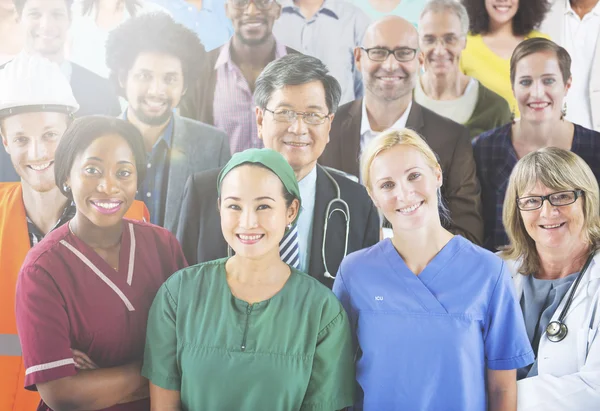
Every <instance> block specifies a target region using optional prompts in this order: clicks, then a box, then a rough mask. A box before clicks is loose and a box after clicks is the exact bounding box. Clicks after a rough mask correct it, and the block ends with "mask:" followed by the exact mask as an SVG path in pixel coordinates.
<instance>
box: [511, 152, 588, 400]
mask: <svg viewBox="0 0 600 411" xmlns="http://www.w3.org/2000/svg"><path fill="white" fill-rule="evenodd" d="M599 214H600V199H599V191H598V183H597V181H596V179H595V178H594V174H593V173H592V171H591V169H590V168H589V166H588V165H587V164H586V163H585V162H584V161H583V160H582V159H581V158H580V157H578V156H577V155H576V154H574V153H572V152H570V151H566V150H562V149H559V148H553V147H547V148H543V149H541V150H538V151H534V152H532V153H529V154H528V155H526V156H524V157H523V158H522V159H521V160H520V161H519V162H518V163H517V165H516V167H515V168H514V170H513V172H512V174H511V176H510V180H509V183H508V188H507V191H506V197H505V200H504V209H503V222H504V226H505V228H506V232H507V234H508V237H509V239H510V245H509V246H507V247H506V248H505V249H504V250H503V251H502V253H501V256H502V257H503V258H505V259H506V260H508V263H509V267H512V271H513V280H514V284H515V287H516V292H517V297H518V298H519V301H520V304H521V310H522V312H523V318H524V321H525V326H526V329H527V334H528V337H529V340H530V342H531V345H532V347H533V349H534V352H535V353H536V361H535V363H534V364H533V365H531V366H528V367H524V368H522V369H519V370H518V373H517V378H518V379H519V381H518V410H519V411H525V410H527V411H530V410H536V411H542V410H543V411H552V410H556V411H559V410H560V411H565V410H573V411H576V410H581V411H583V410H600V333H599V332H598V328H599V325H600V312H598V311H599V310H600V252H599V250H600V217H599ZM569 301H570V303H569ZM565 306H566V307H567V309H566V310H565ZM561 317H562V318H561ZM565 331H566V335H565Z"/></svg>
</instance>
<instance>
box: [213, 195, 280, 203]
mask: <svg viewBox="0 0 600 411" xmlns="http://www.w3.org/2000/svg"><path fill="white" fill-rule="evenodd" d="M225 200H234V201H241V200H242V199H241V198H239V197H233V196H229V197H226V198H225ZM262 200H271V201H273V202H275V199H274V198H272V197H269V196H262V197H256V198H255V199H254V201H262Z"/></svg>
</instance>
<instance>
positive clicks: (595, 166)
mask: <svg viewBox="0 0 600 411" xmlns="http://www.w3.org/2000/svg"><path fill="white" fill-rule="evenodd" d="M571 151H572V152H574V153H575V154H577V155H578V156H579V157H581V158H582V159H583V160H585V162H586V163H587V164H588V165H589V166H590V168H591V169H592V172H593V173H594V175H595V176H596V179H597V180H600V133H598V132H596V131H593V130H589V129H587V128H584V127H581V126H580V125H577V124H575V132H574V134H573V145H572V146H571ZM473 154H474V155H475V162H476V163H477V176H478V177H479V182H480V183H481V200H482V203H483V223H484V243H483V245H484V247H485V248H487V249H488V250H492V251H496V250H497V249H498V247H500V246H503V245H506V244H508V237H507V235H506V232H505V231H504V225H503V224H502V205H503V203H504V195H505V194H506V188H507V186H508V178H509V177H510V173H511V172H512V170H513V168H514V167H515V164H517V161H518V159H517V153H516V152H515V149H514V147H513V145H512V142H511V124H510V123H509V124H506V125H504V126H502V127H498V128H496V129H494V130H490V131H486V132H485V133H483V134H480V135H479V136H478V137H476V138H475V139H474V140H473Z"/></svg>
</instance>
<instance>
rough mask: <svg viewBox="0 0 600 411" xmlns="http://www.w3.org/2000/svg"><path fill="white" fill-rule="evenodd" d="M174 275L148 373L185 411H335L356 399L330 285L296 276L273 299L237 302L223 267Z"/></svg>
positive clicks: (153, 331) (152, 340)
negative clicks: (171, 392) (173, 394)
mask: <svg viewBox="0 0 600 411" xmlns="http://www.w3.org/2000/svg"><path fill="white" fill-rule="evenodd" d="M226 261H227V259H220V260H215V261H210V262H207V263H203V264H198V265H195V266H193V267H188V268H186V269H183V270H181V271H178V272H177V273H175V274H174V275H173V276H171V277H170V278H169V279H168V280H167V282H166V283H164V284H163V286H162V287H161V289H160V290H159V291H158V294H157V295H156V298H155V300H154V303H153V305H152V308H151V310H150V317H149V320H148V333H147V340H146V352H145V358H144V366H143V369H142V374H143V375H144V376H145V377H146V378H148V379H149V380H150V381H152V383H153V384H155V385H157V386H159V387H162V388H165V389H169V390H177V391H180V392H181V402H182V404H183V408H184V409H186V410H194V411H203V410H207V411H213V410H236V411H237V410H240V411H241V410H248V411H256V410H266V411H268V410H276V411H288V410H328V411H332V410H339V409H342V408H344V407H348V406H351V405H352V404H353V399H354V385H355V373H354V352H353V349H352V340H351V335H350V326H349V323H348V318H347V316H346V313H345V311H344V309H343V307H342V305H341V304H340V303H339V301H338V300H337V299H336V297H335V296H334V295H333V293H332V292H331V291H330V290H329V289H327V288H326V287H325V286H323V285H322V284H320V283H319V282H318V281H317V280H315V279H314V278H312V277H310V276H308V275H306V274H303V273H301V272H300V271H297V270H294V269H292V274H291V276H290V277H289V279H288V281H287V282H286V283H285V285H284V286H283V288H282V289H281V290H280V291H279V292H278V293H277V294H276V295H275V296H273V297H272V298H270V299H269V300H266V301H262V302H259V303H254V304H252V305H250V304H248V303H246V302H245V301H242V300H240V299H238V298H236V297H234V296H233V294H232V293H231V290H230V289H229V285H228V284H227V279H226V273H225V262H226Z"/></svg>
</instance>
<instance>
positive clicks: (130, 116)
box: [127, 110, 171, 152]
mask: <svg viewBox="0 0 600 411" xmlns="http://www.w3.org/2000/svg"><path fill="white" fill-rule="evenodd" d="M127 121H129V122H130V123H131V124H133V125H134V126H135V127H136V128H137V129H138V130H139V131H140V133H142V136H143V137H144V146H145V147H146V151H147V152H150V151H152V147H154V144H156V142H157V141H158V139H159V138H160V136H161V135H162V133H163V131H164V130H165V128H166V127H167V125H168V124H169V121H171V118H170V117H169V119H168V120H167V121H165V122H164V123H163V124H160V125H158V126H152V125H149V124H146V123H144V122H143V121H141V120H140V119H138V118H137V116H136V115H135V113H134V112H133V110H127Z"/></svg>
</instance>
